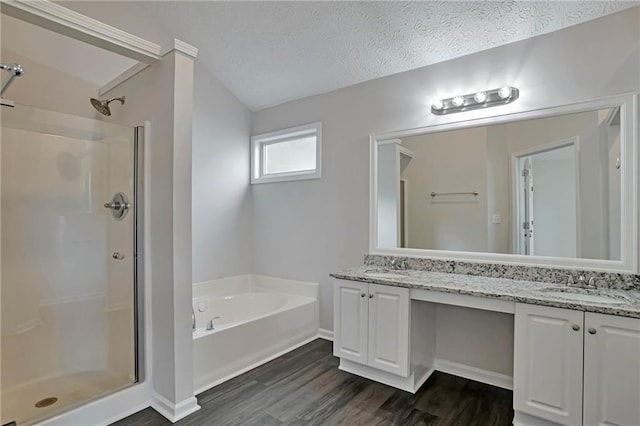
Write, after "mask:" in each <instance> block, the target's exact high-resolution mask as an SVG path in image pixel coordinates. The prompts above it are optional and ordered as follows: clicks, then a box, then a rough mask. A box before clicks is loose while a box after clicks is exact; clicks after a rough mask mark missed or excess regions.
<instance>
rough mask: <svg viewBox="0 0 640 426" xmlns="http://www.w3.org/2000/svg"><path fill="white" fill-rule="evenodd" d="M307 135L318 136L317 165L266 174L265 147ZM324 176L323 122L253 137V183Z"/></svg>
mask: <svg viewBox="0 0 640 426" xmlns="http://www.w3.org/2000/svg"><path fill="white" fill-rule="evenodd" d="M306 135H315V136H316V167H315V169H311V170H301V171H295V172H287V173H271V174H268V175H265V174H264V169H265V164H264V161H265V157H264V147H265V146H267V145H271V144H274V143H279V142H285V141H288V140H291V139H298V138H300V137H302V136H306ZM321 177H322V122H320V121H316V122H315V123H309V124H304V125H302V126H296V127H290V128H288V129H282V130H276V131H273V132H268V133H262V134H259V135H255V136H252V137H251V183H252V184H257V183H269V182H285V181H291V180H304V179H319V178H321Z"/></svg>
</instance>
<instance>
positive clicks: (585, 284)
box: [567, 275, 598, 288]
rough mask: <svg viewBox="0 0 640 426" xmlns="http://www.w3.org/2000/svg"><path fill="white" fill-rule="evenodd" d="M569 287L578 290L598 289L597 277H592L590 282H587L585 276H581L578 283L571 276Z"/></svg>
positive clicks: (568, 281) (568, 282)
mask: <svg viewBox="0 0 640 426" xmlns="http://www.w3.org/2000/svg"><path fill="white" fill-rule="evenodd" d="M567 286H568V287H577V288H598V284H597V283H596V277H590V278H589V280H587V279H586V278H585V276H584V275H580V276H579V277H578V280H577V281H576V280H574V278H573V276H571V275H569V279H568V280H567Z"/></svg>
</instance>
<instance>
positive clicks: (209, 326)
mask: <svg viewBox="0 0 640 426" xmlns="http://www.w3.org/2000/svg"><path fill="white" fill-rule="evenodd" d="M217 319H220V317H213V318H211V319H210V320H209V322H208V323H207V330H213V320H217Z"/></svg>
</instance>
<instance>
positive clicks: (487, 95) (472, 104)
mask: <svg viewBox="0 0 640 426" xmlns="http://www.w3.org/2000/svg"><path fill="white" fill-rule="evenodd" d="M519 96H520V91H519V90H518V89H517V88H515V87H512V86H504V87H501V88H499V89H493V90H487V91H481V92H477V93H470V94H468V95H458V96H454V97H453V98H447V99H441V100H439V101H436V102H434V103H433V105H431V112H432V113H433V114H436V115H444V114H451V113H454V112H463V111H470V110H473V109H479V108H488V107H493V106H498V105H506V104H510V103H511V102H513V101H515V100H516V99H518V97H519Z"/></svg>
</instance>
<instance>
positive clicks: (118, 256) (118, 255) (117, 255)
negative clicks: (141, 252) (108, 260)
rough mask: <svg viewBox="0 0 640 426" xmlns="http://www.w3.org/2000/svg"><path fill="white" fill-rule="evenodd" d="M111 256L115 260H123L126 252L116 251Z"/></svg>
mask: <svg viewBox="0 0 640 426" xmlns="http://www.w3.org/2000/svg"><path fill="white" fill-rule="evenodd" d="M111 257H113V258H114V259H115V260H122V259H124V254H122V253H120V252H117V251H114V252H113V254H112V255H111Z"/></svg>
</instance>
